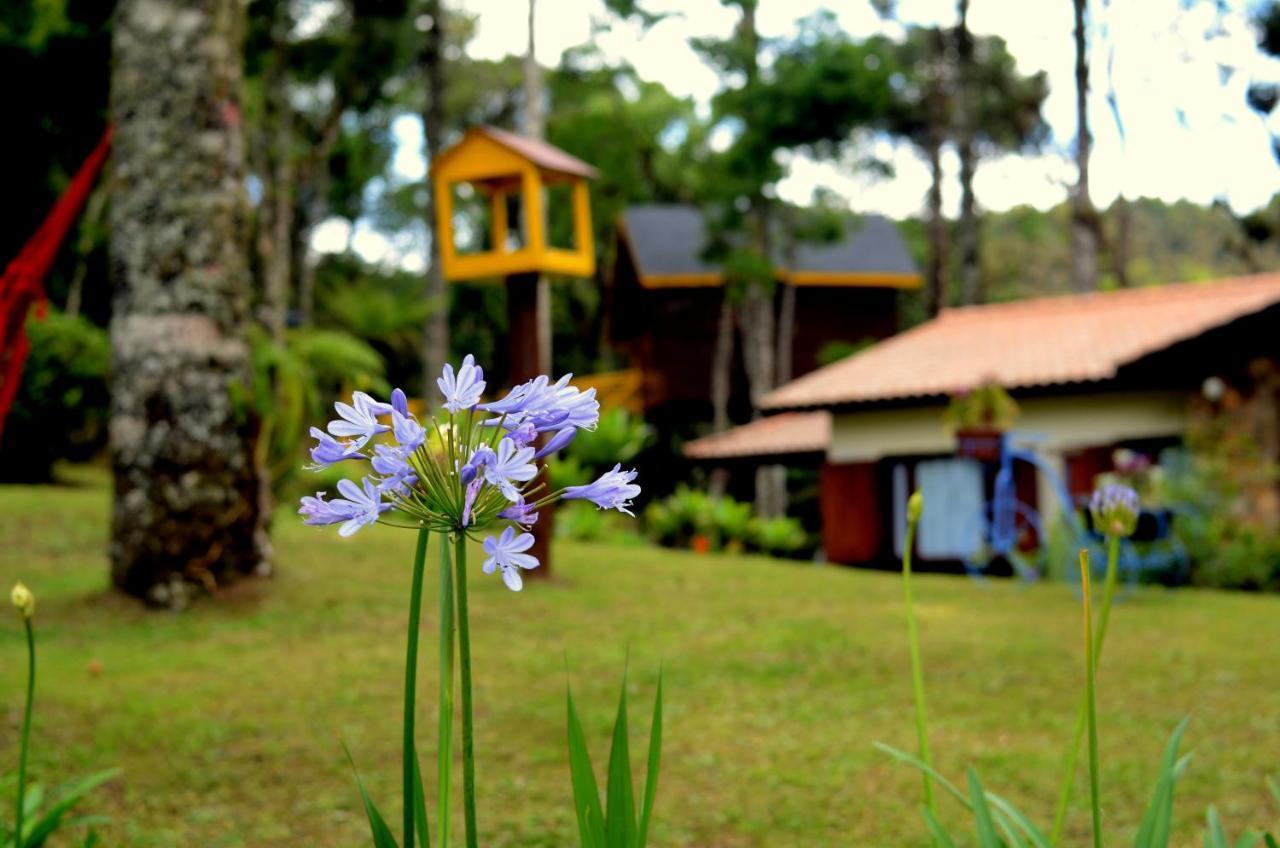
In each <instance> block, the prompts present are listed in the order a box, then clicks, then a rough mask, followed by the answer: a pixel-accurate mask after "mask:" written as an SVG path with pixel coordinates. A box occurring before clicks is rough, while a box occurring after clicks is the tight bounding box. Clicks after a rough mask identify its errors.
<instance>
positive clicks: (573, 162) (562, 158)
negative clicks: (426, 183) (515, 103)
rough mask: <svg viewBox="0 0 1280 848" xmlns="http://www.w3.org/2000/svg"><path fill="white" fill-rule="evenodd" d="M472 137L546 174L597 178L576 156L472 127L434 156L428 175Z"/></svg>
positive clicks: (535, 141) (503, 132)
mask: <svg viewBox="0 0 1280 848" xmlns="http://www.w3.org/2000/svg"><path fill="white" fill-rule="evenodd" d="M475 137H482V138H487V139H489V140H490V141H492V142H494V143H495V144H499V145H501V146H503V147H505V148H507V149H508V150H510V151H511V152H512V153H514V154H516V155H517V156H519V157H521V158H523V159H527V160H529V161H530V162H532V163H533V164H534V165H536V166H538V167H539V168H542V169H543V170H546V171H554V172H555V173H557V174H566V175H568V176H572V177H584V178H586V179H595V178H596V177H597V176H599V171H597V170H596V169H595V168H593V167H591V166H590V165H588V164H587V163H586V162H583V161H582V160H581V159H579V158H578V157H576V156H573V155H572V154H569V153H566V152H565V151H563V150H561V149H560V148H558V147H556V146H555V145H554V144H548V143H547V142H545V141H542V140H541V139H536V138H529V137H527V136H523V135H516V134H515V133H511V132H507V131H506V130H500V129H498V128H497V127H472V128H471V129H469V130H467V133H466V135H464V136H463V137H462V140H461V141H459V142H458V143H457V144H455V145H454V146H453V147H451V148H449V149H448V150H446V151H444V152H443V153H441V154H440V155H439V156H438V157H436V161H435V162H433V163H432V165H431V171H432V173H434V172H435V171H436V170H438V169H439V167H440V166H441V165H443V164H444V163H445V162H446V161H447V160H448V159H449V158H450V157H451V156H452V155H453V154H454V152H455V151H458V150H460V149H462V148H463V147H464V146H465V145H466V144H467V143H468V141H469V140H470V139H472V138H475Z"/></svg>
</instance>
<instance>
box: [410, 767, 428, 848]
mask: <svg viewBox="0 0 1280 848" xmlns="http://www.w3.org/2000/svg"><path fill="white" fill-rule="evenodd" d="M413 822H414V826H415V829H416V830H417V831H418V848H431V831H430V830H428V827H427V795H426V791H425V790H424V789H423V787H422V763H421V761H420V760H419V759H418V749H417V748H416V747H415V748H414V750H413Z"/></svg>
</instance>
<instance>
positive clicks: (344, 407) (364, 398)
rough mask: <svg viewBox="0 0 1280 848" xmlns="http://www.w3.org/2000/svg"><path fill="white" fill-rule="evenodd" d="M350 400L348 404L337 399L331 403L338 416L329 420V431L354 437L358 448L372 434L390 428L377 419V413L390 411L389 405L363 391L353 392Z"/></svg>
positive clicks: (362, 445) (335, 434) (343, 436)
mask: <svg viewBox="0 0 1280 848" xmlns="http://www.w3.org/2000/svg"><path fill="white" fill-rule="evenodd" d="M351 400H352V402H351V403H350V404H346V403H343V402H342V401H338V402H337V403H335V404H334V405H333V408H334V410H336V411H337V413H338V416H339V417H338V418H337V419H335V420H333V421H330V422H329V432H330V433H331V434H332V435H334V436H338V437H340V438H351V437H355V439H356V440H355V442H354V445H355V447H356V448H357V449H359V448H362V447H364V446H365V444H367V443H368V441H369V440H370V439H372V438H373V437H374V436H376V435H378V434H379V433H385V432H387V431H388V430H390V429H391V428H390V427H388V426H387V425H386V424H383V423H381V422H379V421H378V416H379V415H386V414H388V413H390V412H391V406H390V405H389V404H385V403H379V402H378V401H376V400H374V399H373V398H371V397H369V396H368V395H367V394H365V393H364V392H355V393H353V394H352V395H351Z"/></svg>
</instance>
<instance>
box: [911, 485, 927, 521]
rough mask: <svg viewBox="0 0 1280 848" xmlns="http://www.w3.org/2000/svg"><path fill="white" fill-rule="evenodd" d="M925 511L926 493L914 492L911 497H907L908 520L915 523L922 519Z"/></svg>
mask: <svg viewBox="0 0 1280 848" xmlns="http://www.w3.org/2000/svg"><path fill="white" fill-rule="evenodd" d="M923 512H924V495H922V494H920V493H919V492H913V493H912V494H911V497H909V498H907V521H910V522H911V523H912V524H915V523H917V522H919V521H920V515H921V513H923Z"/></svg>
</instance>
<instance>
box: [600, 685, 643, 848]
mask: <svg viewBox="0 0 1280 848" xmlns="http://www.w3.org/2000/svg"><path fill="white" fill-rule="evenodd" d="M627 737H628V727H627V673H626V671H625V670H624V671H623V673H622V693H621V694H620V695H619V696H618V714H617V716H616V718H615V719H614V721H613V742H612V744H611V745H610V746H609V779H608V784H607V786H606V789H605V792H606V798H605V811H604V833H605V837H606V839H607V840H608V843H609V848H632V846H634V844H635V839H636V801H635V789H634V787H633V786H632V783H631V745H630V741H629V740H628V738H627Z"/></svg>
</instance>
